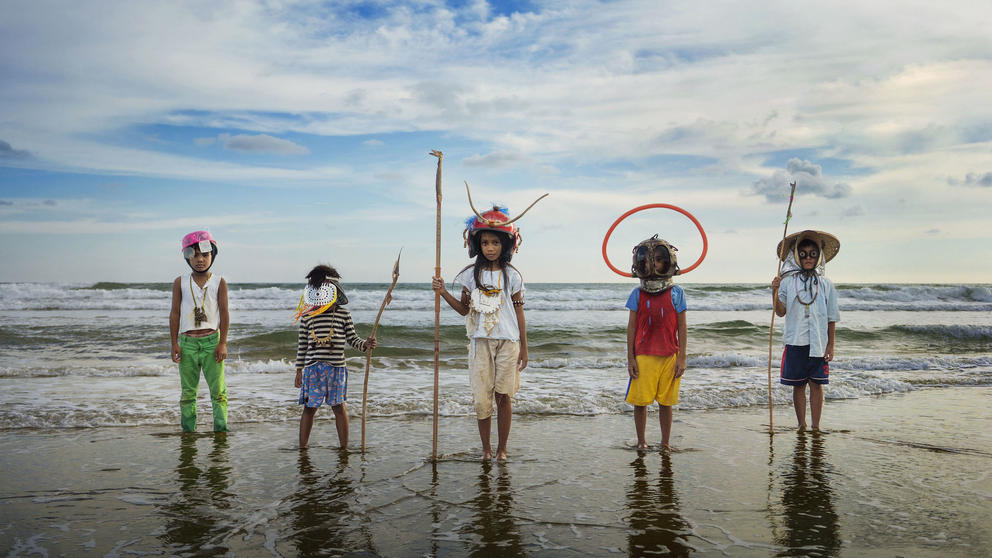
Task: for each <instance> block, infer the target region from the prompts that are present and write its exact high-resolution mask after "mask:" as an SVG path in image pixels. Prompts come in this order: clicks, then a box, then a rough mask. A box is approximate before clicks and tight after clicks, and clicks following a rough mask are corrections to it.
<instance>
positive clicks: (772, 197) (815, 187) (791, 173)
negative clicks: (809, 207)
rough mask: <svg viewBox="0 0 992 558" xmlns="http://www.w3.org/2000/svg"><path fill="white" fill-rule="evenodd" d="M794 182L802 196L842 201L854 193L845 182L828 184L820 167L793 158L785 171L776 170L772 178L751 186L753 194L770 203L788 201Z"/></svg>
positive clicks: (761, 180) (769, 177) (758, 181)
mask: <svg viewBox="0 0 992 558" xmlns="http://www.w3.org/2000/svg"><path fill="white" fill-rule="evenodd" d="M793 181H795V182H796V192H797V193H799V194H800V195H809V194H812V195H814V196H820V197H822V198H828V199H840V198H846V197H849V196H850V195H851V192H852V189H851V186H850V185H848V184H845V183H843V182H835V183H834V184H830V183H828V182H827V180H826V178H825V177H824V176H823V169H822V167H820V165H817V164H814V163H811V162H809V161H804V160H801V159H797V158H795V157H793V158H792V159H789V162H788V163H787V164H786V165H785V170H782V169H779V170H776V171H775V172H774V173H772V175H771V176H768V177H765V178H762V179H760V180H757V181H756V182H755V183H754V184H753V185H752V186H751V193H752V194H754V195H758V196H765V199H767V200H768V201H769V202H780V201H788V199H789V192H790V191H791V190H792V187H791V186H790V184H791V183H792V182H793Z"/></svg>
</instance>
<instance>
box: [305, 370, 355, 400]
mask: <svg viewBox="0 0 992 558" xmlns="http://www.w3.org/2000/svg"><path fill="white" fill-rule="evenodd" d="M347 400H348V368H347V367H345V366H332V365H331V364H329V363H326V362H317V363H314V364H311V365H310V366H307V367H306V368H304V369H303V387H301V388H300V400H299V404H300V405H306V406H307V407H314V408H317V407H320V406H321V405H322V404H324V403H325V402H326V403H327V404H328V405H330V406H332V407H333V406H335V405H340V404H342V403H344V402H345V401H347Z"/></svg>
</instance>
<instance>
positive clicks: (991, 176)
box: [947, 172, 992, 188]
mask: <svg viewBox="0 0 992 558" xmlns="http://www.w3.org/2000/svg"><path fill="white" fill-rule="evenodd" d="M947 183H948V184H950V185H951V186H978V187H981V188H992V172H987V173H985V174H981V173H977V172H969V173H968V174H966V175H965V176H964V180H958V179H957V178H948V179H947Z"/></svg>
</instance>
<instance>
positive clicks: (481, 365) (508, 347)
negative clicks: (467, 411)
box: [468, 338, 520, 420]
mask: <svg viewBox="0 0 992 558" xmlns="http://www.w3.org/2000/svg"><path fill="white" fill-rule="evenodd" d="M519 357H520V342H519V341H510V340H509V339H485V338H478V339H473V340H472V341H471V342H469V344H468V376H469V380H470V382H471V385H472V401H473V403H474V404H475V416H476V418H478V419H479V420H483V419H487V418H489V417H491V416H493V397H494V394H495V393H500V394H504V395H509V396H510V397H513V396H514V394H516V393H517V390H518V389H520V370H519V369H518V368H517V360H518V358H519Z"/></svg>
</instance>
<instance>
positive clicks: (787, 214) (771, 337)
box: [768, 181, 796, 434]
mask: <svg viewBox="0 0 992 558" xmlns="http://www.w3.org/2000/svg"><path fill="white" fill-rule="evenodd" d="M790 186H792V192H791V193H790V194H789V209H788V211H786V212H785V230H783V231H782V243H781V244H780V245H779V249H778V271H776V272H775V276H776V277H778V276H779V274H780V273H782V258H783V256H784V255H785V237H786V236H788V232H789V220H790V219H792V200H793V199H794V198H795V197H796V182H795V181H793V182H792V184H790ZM774 338H775V301H774V300H773V301H772V324H771V326H769V331H768V433H769V434H775V430H774V424H772V420H773V418H772V342H773V340H774Z"/></svg>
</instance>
